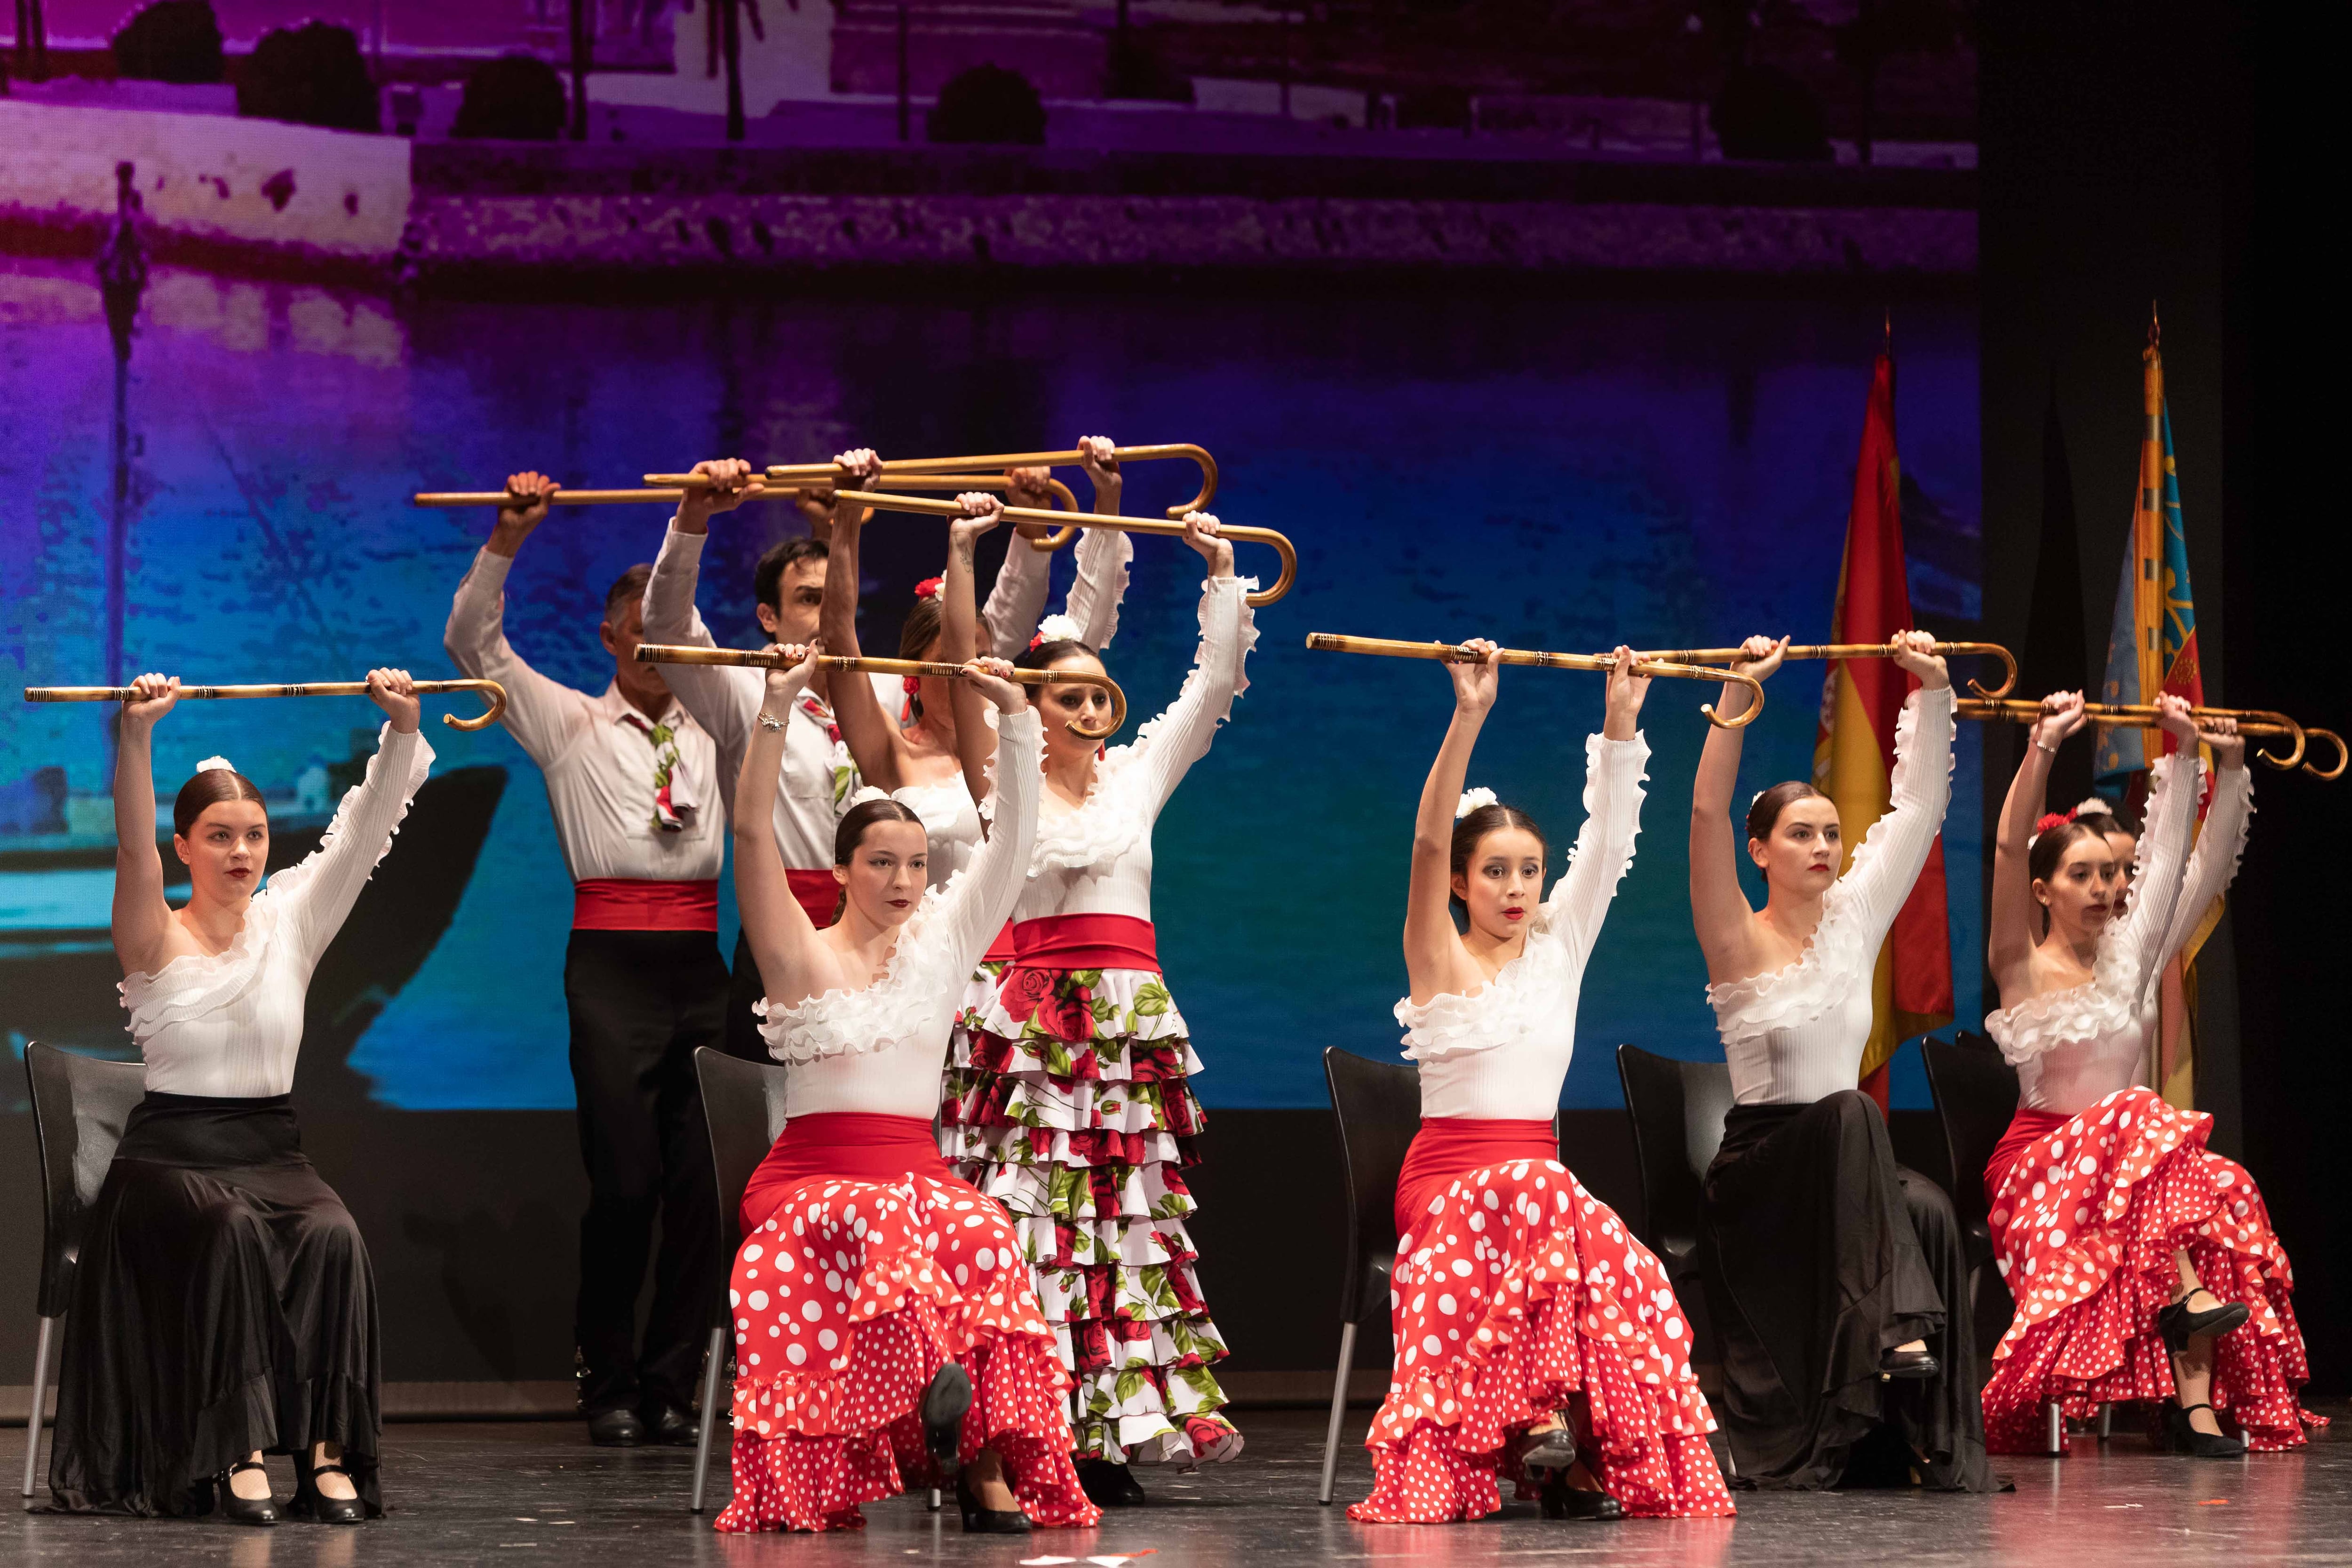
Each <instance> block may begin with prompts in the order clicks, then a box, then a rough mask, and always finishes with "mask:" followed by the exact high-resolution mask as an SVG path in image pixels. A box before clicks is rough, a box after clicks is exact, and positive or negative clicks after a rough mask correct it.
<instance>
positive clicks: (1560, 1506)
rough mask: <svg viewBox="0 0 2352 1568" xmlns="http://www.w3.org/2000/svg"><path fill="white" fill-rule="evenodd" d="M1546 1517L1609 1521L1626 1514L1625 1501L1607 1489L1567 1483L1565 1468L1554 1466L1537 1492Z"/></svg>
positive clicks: (1619, 1518)
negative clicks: (1549, 1476) (1547, 1479)
mask: <svg viewBox="0 0 2352 1568" xmlns="http://www.w3.org/2000/svg"><path fill="white" fill-rule="evenodd" d="M1536 1500H1537V1501H1538V1503H1540V1504H1541V1505H1542V1507H1543V1516H1544V1517H1545V1518H1546V1519H1580V1520H1583V1521H1587V1522H1588V1523H1592V1524H1608V1523H1612V1522H1614V1521H1617V1520H1621V1519H1622V1518H1624V1517H1625V1505H1624V1504H1623V1503H1622V1502H1619V1501H1618V1500H1616V1499H1615V1498H1613V1497H1611V1496H1610V1495H1609V1494H1608V1493H1607V1492H1604V1491H1596V1490H1590V1489H1586V1488H1583V1487H1572V1486H1570V1485H1569V1484H1568V1472H1567V1471H1566V1470H1554V1471H1553V1472H1552V1477H1551V1479H1550V1480H1549V1481H1546V1482H1545V1483H1544V1489H1543V1490H1541V1491H1540V1492H1538V1493H1537V1494H1536Z"/></svg>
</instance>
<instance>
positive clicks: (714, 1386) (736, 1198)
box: [691, 1046, 784, 1513]
mask: <svg viewBox="0 0 2352 1568" xmlns="http://www.w3.org/2000/svg"><path fill="white" fill-rule="evenodd" d="M694 1075H695V1078H696V1079H697V1080H698V1082H699V1083H700V1084H701V1086H702V1120H703V1122H704V1124H705V1125H706V1126H708V1127H709V1129H710V1163H711V1167H712V1169H713V1171H714V1172H715V1173H717V1175H718V1178H719V1242H720V1245H721V1246H722V1247H724V1248H725V1253H724V1256H725V1257H726V1258H727V1259H728V1260H729V1267H730V1268H731V1267H732V1266H733V1260H734V1257H735V1252H736V1249H737V1248H738V1247H740V1246H742V1244H743V1237H742V1232H741V1227H740V1223H739V1218H738V1216H739V1215H740V1214H741V1212H742V1208H743V1189H744V1188H745V1187H747V1186H749V1185H751V1173H752V1172H754V1171H756V1170H758V1169H759V1168H760V1162H761V1161H762V1160H764V1159H766V1158H767V1157H768V1151H769V1150H770V1149H771V1148H772V1147H773V1146H774V1144H775V1142H776V1138H777V1135H778V1134H779V1133H781V1132H782V1131H783V1130H784V1069H783V1068H781V1067H774V1066H771V1065H769V1064H768V1063H766V1062H747V1061H744V1060H741V1059H740V1058H736V1057H730V1056H729V1055H728V1054H727V1053H726V1052H724V1051H714V1050H712V1049H711V1048H710V1047H708V1046H705V1047H702V1048H701V1049H699V1050H698V1051H696V1052H695V1053H694ZM733 1321H734V1320H733V1314H732V1313H730V1312H727V1311H725V1310H721V1311H720V1312H719V1323H718V1326H717V1327H715V1328H713V1329H712V1330H711V1331H710V1349H709V1352H708V1353H707V1354H706V1355H705V1356H704V1357H703V1366H702V1419H701V1430H700V1431H699V1433H698V1435H697V1436H696V1438H695V1444H694V1501H693V1503H692V1505H691V1508H692V1511H694V1512H696V1513H700V1512H701V1511H702V1496H703V1489H704V1485H705V1483H706V1482H707V1481H708V1479H709V1472H710V1433H711V1427H712V1426H714V1425H715V1424H716V1422H717V1420H718V1415H719V1371H720V1369H721V1368H723V1367H724V1366H725V1365H726V1364H727V1363H728V1362H729V1361H730V1360H731V1359H732V1358H731V1357H730V1355H729V1354H728V1347H729V1345H730V1342H731V1341H730V1336H731V1334H732V1333H733Z"/></svg>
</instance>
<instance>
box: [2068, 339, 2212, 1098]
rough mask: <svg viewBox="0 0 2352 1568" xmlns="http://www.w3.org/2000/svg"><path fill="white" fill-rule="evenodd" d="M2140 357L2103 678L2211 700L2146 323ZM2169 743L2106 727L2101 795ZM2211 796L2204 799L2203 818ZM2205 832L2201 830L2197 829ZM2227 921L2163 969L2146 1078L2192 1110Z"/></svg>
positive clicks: (2126, 793)
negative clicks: (2205, 999) (2209, 960)
mask: <svg viewBox="0 0 2352 1568" xmlns="http://www.w3.org/2000/svg"><path fill="white" fill-rule="evenodd" d="M2147 337H2148V342H2147V349H2146V351H2145V352H2143V353H2141V355H2140V412H2141V416H2142V417H2141V426H2140V446H2139V485H2138V488H2137V493H2136V496H2135V499H2134V501H2133V504H2132V521H2131V533H2130V535H2129V537H2128V538H2127V539H2126V541H2125V542H2124V561H2123V574H2122V578H2121V580H2120V581H2119V582H2118V583H2117V584H2116V615H2115V619H2114V621H2113V622H2112V623H2111V624H2110V626H2109V630H2108V632H2107V670H2106V677H2105V680H2104V681H2102V682H2101V686H2100V693H2099V695H2100V700H2102V701H2106V702H2130V703H2147V702H2153V701H2155V700H2156V699H2157V695H2158V693H2159V692H2167V691H2168V692H2171V693H2172V694H2174V695H2175V696H2179V697H2186V698H2187V699H2189V701H2190V702H2192V703H2201V702H2203V701H2204V700H2205V682H2204V679H2203V676H2202V673H2201V671H2200V668H2199V661H2198V657H2197V604H2196V597H2195V595H2193V594H2192V593H2191V592H2190V590H2189V540H2188V536H2187V535H2186V534H2185V533H2184V532H2183V531H2182V530H2181V521H2180V476H2179V472H2178V470H2177V469H2176V468H2175V467H2174V464H2173V455H2172V413H2171V410H2170V409H2169V408H2168V406H2167V405H2166V403H2165V398H2164V357H2163V355H2162V353H2160V352H2159V351H2158V341H2157V329H2156V325H2155V323H2154V322H2153V321H2151V322H2150V323H2149V326H2148V334H2147ZM2172 749H2173V741H2172V738H2171V737H2170V736H2169V735H2167V734H2166V733H2165V732H2164V731H2161V730H2157V729H2145V730H2143V729H2140V728H2137V727H2133V728H2129V729H2113V730H2105V731H2101V733H2100V736H2099V746H2098V757H2097V762H2096V763H2095V766H2094V772H2095V774H2096V776H2097V780H2098V787H2099V790H2100V793H2101V794H2103V795H2106V796H2108V797H2109V798H2110V799H2114V800H2126V799H2128V800H2130V801H2131V802H2132V803H2133V804H2134V805H2137V804H2139V802H2140V801H2142V800H2144V799H2145V798H2146V796H2147V765H2148V763H2151V762H2153V761H2154V760H2155V759H2156V758H2158V757H2160V756H2162V755H2164V754H2165V753H2166V752H2169V751H2171V750H2172ZM2204 806H2205V803H2203V802H2200V803H2199V805H2198V818H2199V821H2200V824H2201V823H2202V821H2203V818H2204ZM2200 830H2201V828H2200ZM2220 923H2221V900H2219V899H2216V900H2214V901H2213V907H2212V908H2211V909H2210V910H2206V911H2205V912H2204V917H2203V919H2202V920H2201V921H2200V923H2199V924H2198V926H2197V929H2196V931H2195V933H2194V934H2193V935H2191V936H2190V938H2189V945H2188V946H2187V947H2185V948H2183V949H2182V950H2181V954H2180V959H2179V962H2178V963H2175V964H2173V965H2172V966H2171V967H2170V968H2168V969H2167V970H2166V971H2165V974H2164V986H2163V1002H2164V1005H2163V1027H2162V1029H2161V1030H2160V1031H2159V1037H2158V1045H2157V1049H2158V1051H2159V1052H2160V1053H2161V1055H2160V1058H2159V1059H2158V1060H2156V1061H2151V1062H2148V1063H2146V1064H2144V1065H2145V1067H2146V1068H2147V1072H2148V1074H2149V1077H2148V1079H2147V1081H2148V1082H2150V1083H2152V1084H2154V1085H2155V1086H2156V1089H2157V1090H2158V1093H2160V1094H2162V1095H2163V1096H2164V1098H2165V1099H2166V1100H2169V1101H2170V1102H2171V1103H2172V1104H2174V1105H2176V1106H2179V1107H2180V1108H2181V1109H2182V1110H2191V1109H2193V1108H2194V1091H2195V1087H2196V1085H2195V1065H2196V1051H2195V1040H2194V1037H2193V1034H2192V1028H2191V1023H2190V1020H2191V1019H2192V1018H2193V1017H2194V1016H2195V1013H2196V994H2197V993H2196V981H2195V976H2194V973H2193V971H2191V970H2190V968H2189V965H2190V964H2191V963H2193V962H2194V960H2195V959H2196V956H2197V950H2198V949H2199V948H2200V947H2201V946H2203V945H2204V942H2205V939H2206V938H2207V937H2208V936H2210V935H2211V934H2212V931H2213V928H2214V927H2215V926H2217V925H2219V924H2220Z"/></svg>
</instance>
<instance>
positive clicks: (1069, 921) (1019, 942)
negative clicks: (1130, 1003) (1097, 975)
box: [999, 915, 1160, 974]
mask: <svg viewBox="0 0 2352 1568" xmlns="http://www.w3.org/2000/svg"><path fill="white" fill-rule="evenodd" d="M999 940H1002V939H1001V938H1000V939H999ZM1013 963H1017V964H1020V965H1022V966H1023V967H1024V968H1028V969H1140V970H1144V971H1147V972H1149V973H1153V974H1157V973H1160V947H1159V942H1158V940H1157V938H1155V937H1154V936H1153V934H1152V930H1151V922H1150V921H1139V920H1137V919H1136V918H1135V917H1134V916H1133V915H1047V916H1046V917H1045V919H1043V920H1034V921H1022V922H1021V923H1020V924H1018V925H1016V926H1014V927H1013Z"/></svg>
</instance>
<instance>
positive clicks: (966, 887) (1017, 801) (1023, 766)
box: [752, 708, 1044, 1121]
mask: <svg viewBox="0 0 2352 1568" xmlns="http://www.w3.org/2000/svg"><path fill="white" fill-rule="evenodd" d="M1041 749H1042V748H1041V743H1040V741H1039V729H1038V721H1037V712H1036V710H1034V708H1033V709H1026V710H1023V711H1022V712H1019V713H1016V714H1013V715H1012V716H1011V717H1010V718H1008V719H1006V720H1005V721H1003V724H1002V725H1000V726H999V728H998V731H997V740H996V777H997V779H998V780H999V783H998V785H997V789H998V796H997V798H998V801H999V808H998V810H997V813H996V830H995V832H993V833H992V834H991V835H990V836H989V837H988V838H987V839H986V840H985V841H984V842H983V843H982V844H981V846H980V847H979V848H978V849H976V850H975V851H974V852H973V854H972V858H971V863H970V864H969V865H967V866H965V867H964V868H962V869H961V870H960V871H958V872H956V873H955V874H954V875H952V876H951V877H950V879H948V882H947V885H946V886H945V887H941V888H933V889H930V890H929V892H927V893H925V894H924V895H923V900H922V902H921V903H920V904H919V905H918V906H917V907H916V910H915V912H914V914H912V915H911V916H909V917H908V921H907V923H906V924H905V925H904V926H902V927H900V928H899V931H898V943H897V945H896V946H895V947H893V948H892V950H891V953H890V959H889V962H888V963H887V964H886V965H885V966H884V967H883V971H882V976H881V978H880V979H878V980H877V981H875V982H874V983H873V984H871V985H867V986H865V987H863V988H861V989H858V990H855V991H845V990H835V991H827V992H825V993H824V994H822V995H819V996H812V997H809V998H808V999H806V1000H805V1001H802V1002H797V1003H794V1004H793V1005H791V1006H788V1007H782V1006H777V1005H773V1004H772V1003H769V1002H767V1001H766V1000H764V999H763V1000H761V1001H760V1002H757V1003H754V1004H753V1005H752V1010H753V1011H754V1012H756V1013H758V1014H759V1015H760V1016H761V1018H762V1019H763V1020H764V1022H763V1023H761V1026H760V1033H761V1037H764V1038H765V1039H766V1040H767V1042H768V1051H769V1054H770V1055H772V1056H773V1057H774V1058H776V1059H777V1060H778V1061H781V1062H787V1063H790V1064H791V1065H792V1067H793V1073H792V1074H791V1076H790V1077H789V1078H788V1079H786V1080H785V1083H784V1114H785V1116H786V1117H787V1118H788V1119H789V1118H791V1117H794V1116H805V1115H808V1114H810V1113H812V1112H815V1111H825V1110H862V1111H868V1112H872V1113H875V1114H878V1115H885V1116H919V1117H921V1118H922V1119H923V1120H924V1121H929V1120H930V1118H931V1114H932V1112H934V1111H935V1110H938V1109H939V1098H940V1071H941V1069H942V1068H944V1067H945V1066H946V1064H947V1054H948V1037H949V1034H950V1031H951V1029H952V1028H953V1027H954V1024H955V1010H956V1005H957V1002H958V1001H959V999H960V998H961V996H962V994H963V984H964V981H965V979H966V977H968V976H969V975H970V974H971V972H972V970H973V969H974V968H975V967H976V966H977V965H978V964H979V963H980V956H981V954H982V953H983V952H987V951H988V944H989V942H990V940H991V939H992V938H993V937H994V936H995V935H996V933H997V931H999V930H1000V929H1001V928H1002V927H1003V924H1004V920H1005V917H1006V916H1007V915H1008V914H1010V913H1011V912H1012V910H1013V900H1015V899H1016V898H1018V897H1019V896H1020V893H1021V879H1022V873H1023V871H1024V868H1026V867H1027V866H1028V864H1029V854H1030V850H1031V849H1032V848H1033V847H1034V844H1035V840H1036V831H1037V796H1038V795H1039V793H1040V792H1041V790H1042V789H1043V787H1044V775H1043V774H1042V773H1041V772H1040V771H1039V767H1038V757H1039V754H1040V752H1041ZM961 787H962V786H961V784H959V785H958V786H957V788H958V789H961Z"/></svg>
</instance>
